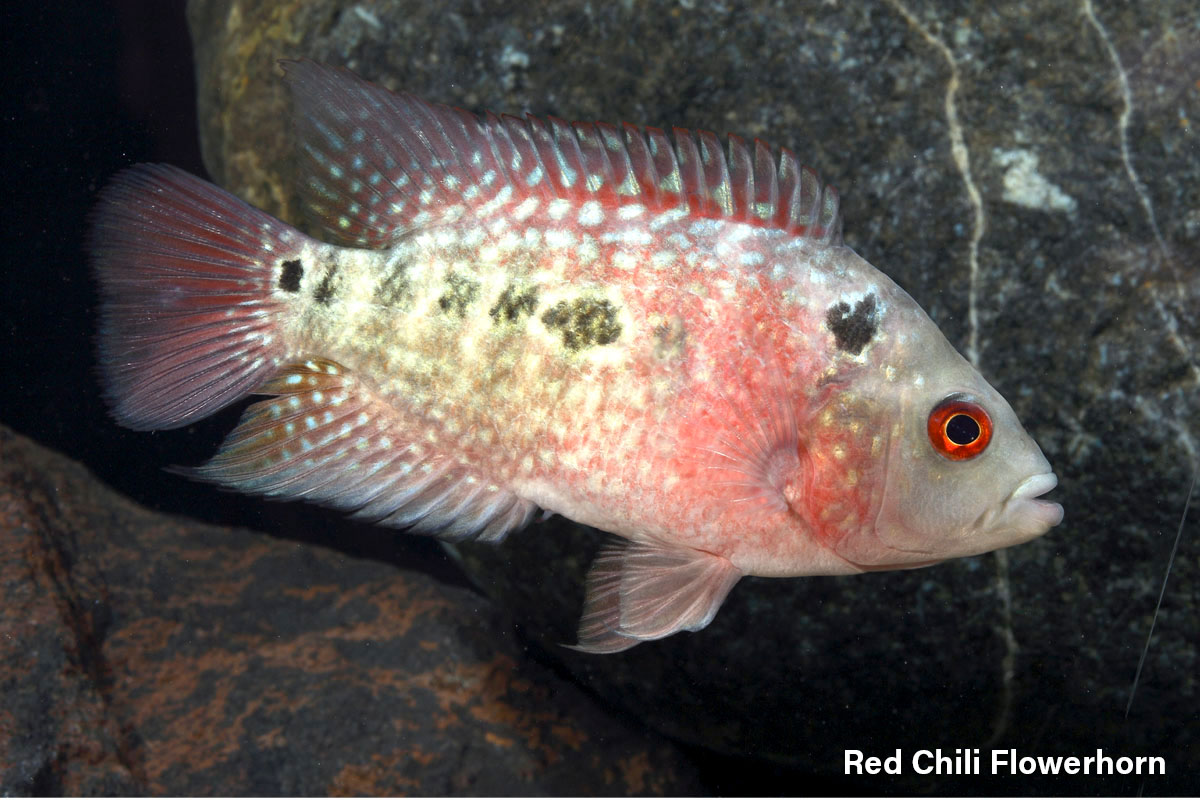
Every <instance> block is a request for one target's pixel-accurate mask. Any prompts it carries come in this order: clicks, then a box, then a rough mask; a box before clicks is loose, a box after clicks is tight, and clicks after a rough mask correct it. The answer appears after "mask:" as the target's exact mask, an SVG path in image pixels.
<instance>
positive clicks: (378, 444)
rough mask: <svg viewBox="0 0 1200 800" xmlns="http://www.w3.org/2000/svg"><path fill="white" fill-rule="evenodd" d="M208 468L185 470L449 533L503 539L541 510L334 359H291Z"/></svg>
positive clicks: (402, 524)
mask: <svg viewBox="0 0 1200 800" xmlns="http://www.w3.org/2000/svg"><path fill="white" fill-rule="evenodd" d="M259 391H260V393H265V394H270V395H273V397H271V398H270V399H267V400H263V401H260V402H257V403H255V404H254V405H252V406H250V407H249V408H248V409H246V412H245V414H244V415H243V417H242V419H241V421H240V422H239V424H238V426H237V428H235V429H234V431H233V432H232V433H230V434H229V436H228V437H227V438H226V440H225V442H224V444H223V445H222V446H221V449H220V451H218V453H217V454H216V455H215V456H214V457H213V458H212V459H211V460H210V461H209V462H208V463H206V464H202V465H201V466H199V467H196V468H192V469H185V470H181V471H182V472H184V474H187V475H189V476H191V477H194V478H198V479H200V480H206V481H210V482H213V483H218V484H220V485H222V486H225V487H228V488H232V489H237V490H239V491H243V492H249V493H252V494H261V495H266V496H268V497H279V498H288V499H304V500H307V501H310V502H314V503H319V504H321V505H325V506H330V507H332V508H336V509H340V510H342V511H346V512H350V514H351V517H352V518H355V519H363V520H368V521H371V522H374V523H376V524H379V525H385V526H390V527H405V528H408V529H409V530H410V531H412V532H415V533H426V534H431V535H434V536H438V537H440V538H444V539H451V540H460V539H467V538H474V539H481V540H499V539H501V538H503V537H504V535H505V534H506V533H507V532H508V531H509V530H511V529H513V528H516V527H520V526H522V525H524V524H525V523H527V522H528V521H529V519H530V518H531V517H532V516H533V513H534V511H535V510H536V506H534V504H533V503H531V502H529V501H528V500H524V499H523V498H520V497H518V496H517V495H515V494H514V493H512V492H511V491H509V490H507V489H505V488H503V487H501V486H499V485H497V484H494V483H492V482H490V481H488V480H487V479H486V477H485V476H483V475H481V474H478V473H477V472H476V471H475V470H473V469H472V468H470V467H468V466H467V465H465V464H463V463H461V462H460V461H459V457H458V456H457V455H450V454H446V453H442V452H438V451H434V450H433V449H432V448H431V447H429V446H428V445H425V444H421V443H420V438H421V437H420V436H419V435H417V433H416V432H415V431H413V430H411V429H410V428H411V426H410V425H409V424H407V423H406V421H405V420H404V419H402V418H401V415H400V414H399V412H397V411H396V410H395V409H394V408H393V407H392V406H391V405H390V404H389V403H387V402H386V401H384V400H383V399H382V398H380V397H378V395H377V394H376V393H375V390H373V389H372V387H371V386H370V385H369V384H368V383H366V382H365V381H363V380H361V379H359V378H358V377H357V376H355V375H354V374H353V373H352V372H350V371H348V370H346V368H345V367H342V366H341V365H339V364H337V363H335V362H332V361H328V360H325V359H316V358H314V359H309V360H308V361H305V362H303V363H299V364H291V365H288V366H286V367H284V368H283V369H281V370H279V372H278V373H277V374H276V375H275V376H274V377H273V378H272V379H271V380H269V381H267V382H266V383H265V384H264V385H263V386H262V387H260V389H259Z"/></svg>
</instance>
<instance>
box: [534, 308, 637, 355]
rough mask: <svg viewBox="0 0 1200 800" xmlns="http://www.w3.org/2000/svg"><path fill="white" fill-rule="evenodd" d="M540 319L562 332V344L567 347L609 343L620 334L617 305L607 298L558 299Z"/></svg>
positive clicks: (548, 326)
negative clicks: (568, 300)
mask: <svg viewBox="0 0 1200 800" xmlns="http://www.w3.org/2000/svg"><path fill="white" fill-rule="evenodd" d="M542 322H543V323H545V325H546V327H547V328H550V329H551V330H557V331H558V332H559V333H561V334H562V340H563V346H564V347H566V348H567V349H568V350H580V349H582V348H584V347H590V346H592V345H597V344H612V343H613V342H615V341H616V340H617V337H619V336H620V335H621V324H620V323H619V322H617V307H616V306H614V305H613V304H612V303H610V302H609V301H607V300H594V299H588V298H579V299H576V300H572V301H570V302H567V301H566V300H560V301H559V302H557V303H555V304H554V305H553V306H551V307H550V308H549V309H548V310H547V311H546V313H545V314H543V315H542Z"/></svg>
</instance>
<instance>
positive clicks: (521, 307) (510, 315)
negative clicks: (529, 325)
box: [488, 284, 538, 324]
mask: <svg viewBox="0 0 1200 800" xmlns="http://www.w3.org/2000/svg"><path fill="white" fill-rule="evenodd" d="M537 304H538V298H537V289H535V288H533V287H532V286H525V287H518V286H514V285H512V284H509V285H508V286H506V287H505V288H504V291H503V292H502V293H501V294H500V299H499V300H497V301H496V305H494V306H492V308H491V310H489V311H488V316H490V317H491V318H492V319H493V320H495V321H496V323H497V324H499V323H501V322H516V321H517V320H519V319H521V318H522V317H530V316H533V312H534V311H536V310H537Z"/></svg>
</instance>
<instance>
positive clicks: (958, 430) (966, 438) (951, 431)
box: [946, 414, 983, 445]
mask: <svg viewBox="0 0 1200 800" xmlns="http://www.w3.org/2000/svg"><path fill="white" fill-rule="evenodd" d="M982 432H983V431H981V430H980V428H979V423H978V422H976V421H975V420H973V419H971V418H970V417H968V416H967V415H966V414H955V415H954V416H953V417H951V418H950V419H949V420H948V421H947V422H946V438H947V439H949V440H950V441H952V442H954V443H955V444H957V445H967V444H970V443H971V442H973V441H975V440H976V439H978V438H979V435H980V434H981V433H982Z"/></svg>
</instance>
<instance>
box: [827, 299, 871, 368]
mask: <svg viewBox="0 0 1200 800" xmlns="http://www.w3.org/2000/svg"><path fill="white" fill-rule="evenodd" d="M825 324H826V325H827V326H829V330H830V331H831V332H832V333H833V338H834V340H835V341H836V342H837V347H838V349H839V350H845V351H846V352H847V353H849V354H850V355H853V356H856V355H858V354H859V353H861V352H862V349H863V348H864V347H866V346H867V344H869V343H870V341H871V339H873V338H874V337H875V333H876V331H878V330H879V321H878V320H876V319H875V295H873V294H869V295H867V296H866V297H864V298H863V299H862V300H859V301H858V302H857V303H855V304H854V308H853V310H851V308H850V306H849V305H847V304H846V303H837V304H836V305H832V306H830V307H829V311H827V312H826V313H825Z"/></svg>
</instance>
